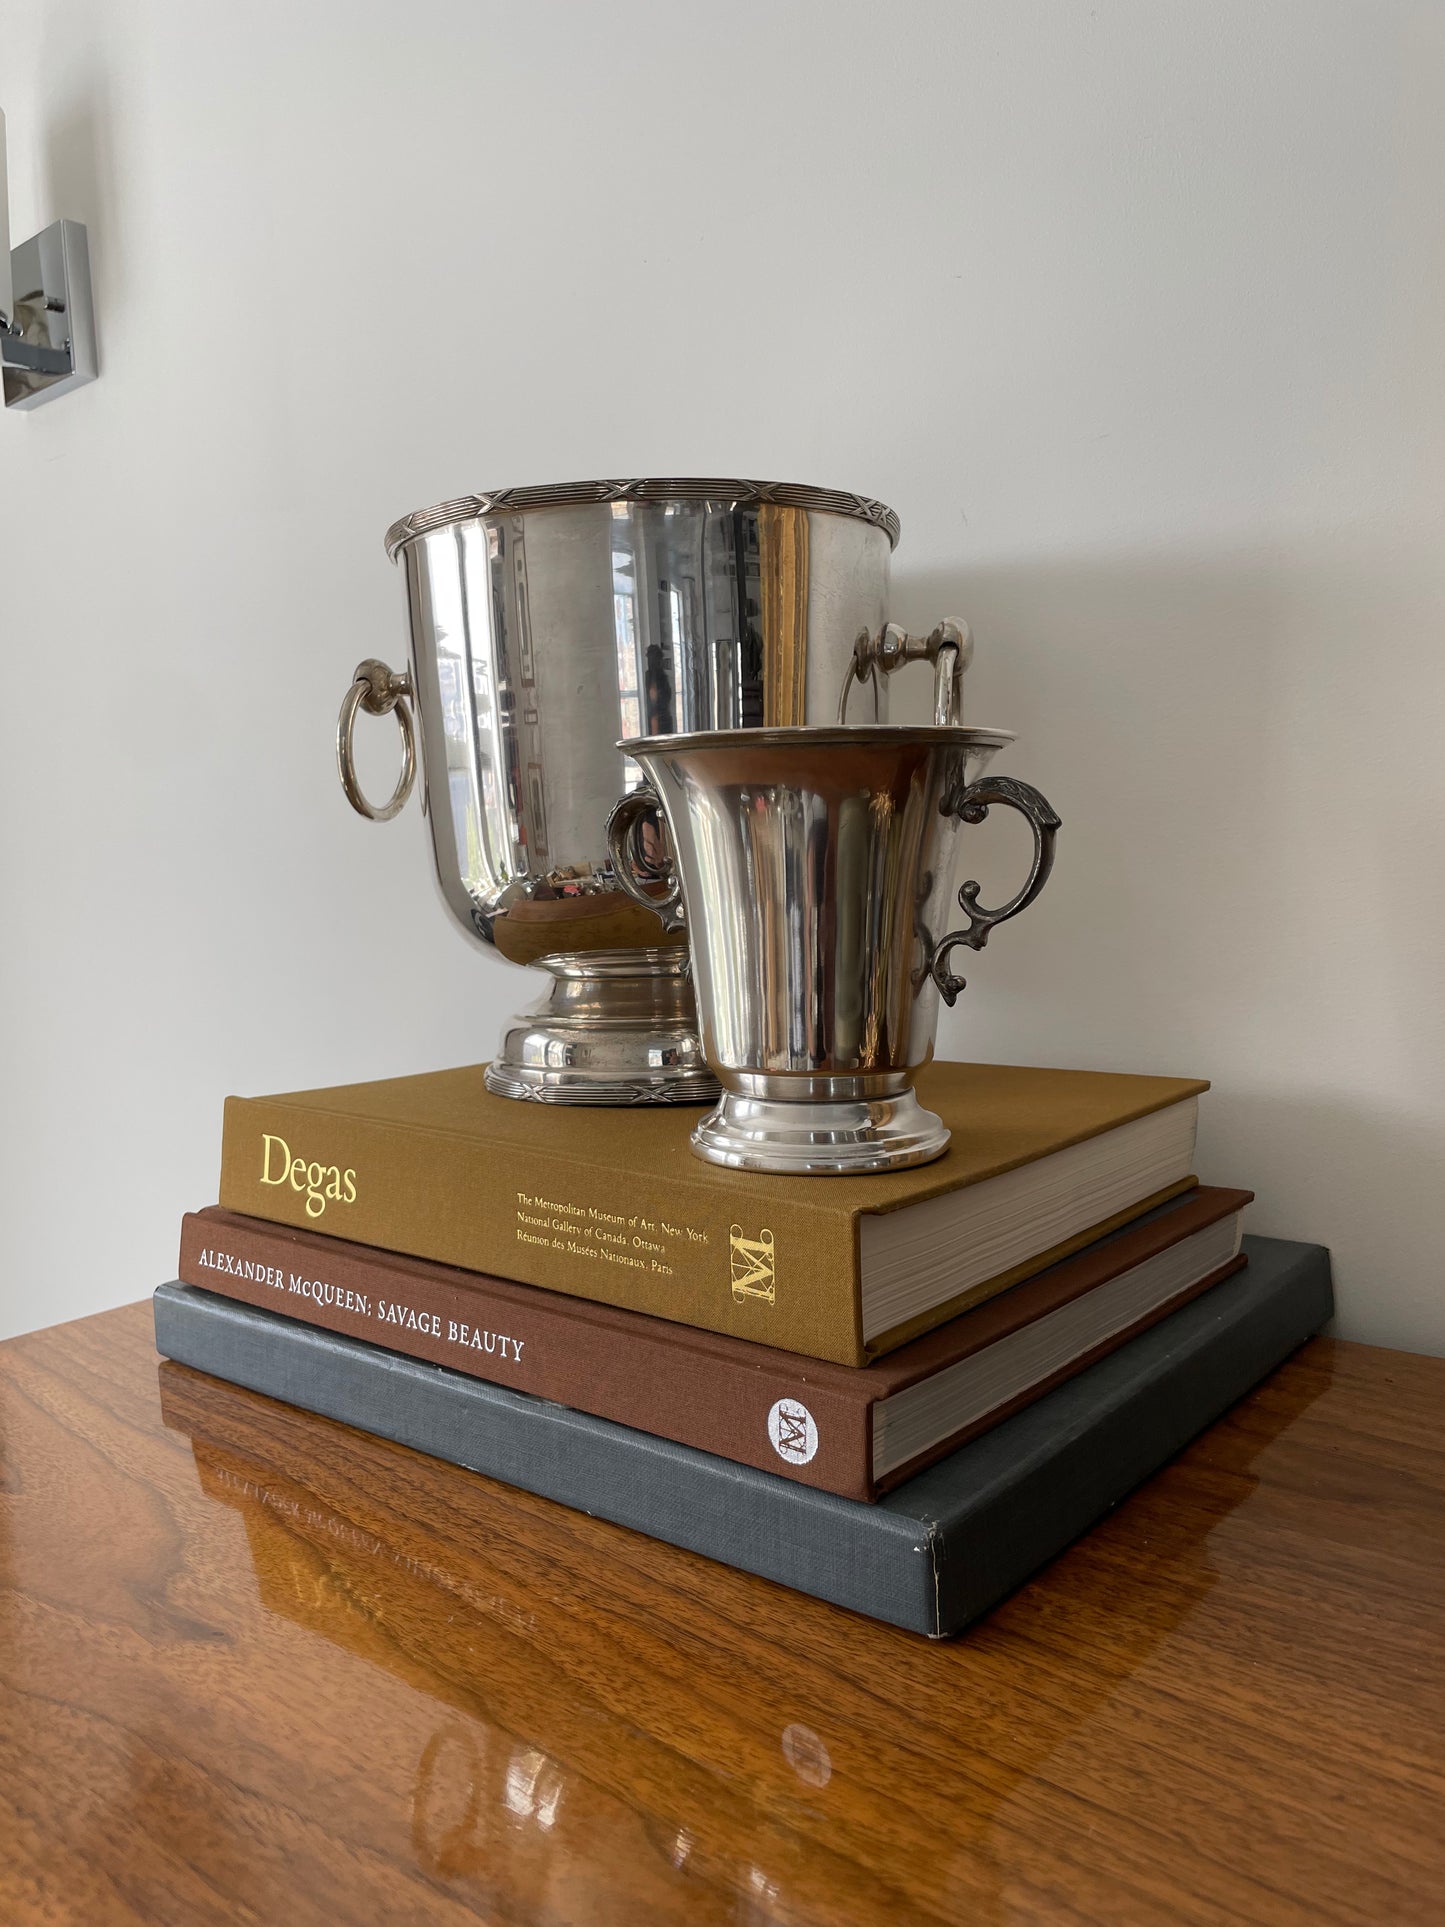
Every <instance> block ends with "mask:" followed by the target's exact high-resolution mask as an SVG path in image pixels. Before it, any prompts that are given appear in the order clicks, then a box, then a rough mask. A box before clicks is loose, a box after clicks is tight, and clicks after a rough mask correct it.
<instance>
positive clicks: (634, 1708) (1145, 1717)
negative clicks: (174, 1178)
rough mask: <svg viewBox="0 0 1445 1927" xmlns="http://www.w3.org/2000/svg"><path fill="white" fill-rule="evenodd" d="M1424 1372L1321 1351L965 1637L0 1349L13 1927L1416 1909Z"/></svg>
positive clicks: (1155, 1924)
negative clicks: (893, 1623)
mask: <svg viewBox="0 0 1445 1927" xmlns="http://www.w3.org/2000/svg"><path fill="white" fill-rule="evenodd" d="M1442 1414H1445V1361H1441V1360H1434V1359H1426V1358H1417V1357H1413V1356H1411V1355H1408V1354H1405V1353H1398V1352H1384V1351H1375V1350H1371V1349H1368V1348H1366V1347H1362V1346H1357V1345H1345V1344H1335V1343H1330V1342H1328V1341H1324V1340H1317V1341H1316V1342H1315V1343H1314V1344H1312V1345H1310V1346H1308V1347H1307V1348H1306V1349H1305V1351H1303V1352H1302V1353H1300V1354H1299V1355H1298V1356H1297V1357H1296V1358H1295V1359H1294V1360H1292V1361H1291V1362H1290V1363H1289V1364H1288V1365H1286V1366H1285V1367H1284V1368H1283V1369H1282V1370H1281V1371H1280V1372H1278V1373H1276V1375H1275V1376H1274V1378H1272V1379H1271V1380H1270V1381H1269V1382H1268V1383H1267V1384H1266V1385H1265V1386H1264V1387H1263V1388H1262V1389H1261V1390H1259V1391H1258V1392H1256V1393H1255V1394H1254V1395H1253V1396H1252V1397H1251V1398H1249V1399H1247V1400H1246V1401H1245V1402H1244V1403H1243V1404H1242V1405H1240V1406H1238V1407H1237V1408H1236V1409H1235V1410H1234V1412H1233V1413H1231V1414H1230V1415H1229V1416H1228V1417H1227V1418H1226V1419H1224V1420H1223V1421H1222V1422H1221V1423H1220V1424H1219V1425H1217V1426H1215V1427H1214V1429H1213V1430H1212V1431H1211V1432H1209V1433H1208V1434H1207V1435H1206V1436H1205V1437H1204V1438H1202V1439H1201V1440H1199V1441H1198V1442H1197V1443H1196V1444H1195V1445H1194V1446H1193V1447H1191V1449H1190V1450H1189V1451H1187V1452H1186V1453H1184V1454H1183V1455H1182V1457H1180V1458H1179V1459H1177V1460H1176V1461H1175V1462H1174V1463H1173V1464H1172V1465H1170V1466H1169V1467H1168V1468H1167V1469H1166V1470H1165V1471H1164V1472H1162V1473H1161V1474H1160V1475H1159V1476H1158V1477H1157V1478H1155V1479H1153V1480H1151V1481H1150V1483H1149V1484H1148V1485H1146V1486H1144V1487H1143V1488H1142V1489H1141V1490H1140V1491H1138V1492H1137V1493H1135V1495H1134V1496H1133V1497H1132V1498H1131V1499H1129V1500H1128V1501H1127V1502H1126V1503H1125V1504H1124V1505H1122V1506H1121V1507H1120V1508H1119V1509H1118V1511H1117V1512H1115V1513H1114V1514H1112V1515H1111V1516H1110V1517H1109V1518H1108V1519H1107V1520H1106V1521H1105V1522H1104V1523H1103V1524H1102V1525H1100V1526H1099V1527H1097V1528H1096V1530H1095V1531H1094V1532H1092V1533H1091V1534H1090V1535H1089V1536H1088V1537H1087V1538H1086V1539H1084V1540H1082V1541H1081V1542H1080V1543H1079V1544H1078V1545H1076V1546H1075V1547H1074V1548H1072V1550H1070V1551H1069V1552H1068V1553H1066V1554H1065V1555H1064V1556H1063V1557H1062V1558H1061V1559H1059V1560H1058V1561H1057V1562H1056V1563H1055V1564H1054V1565H1053V1566H1051V1567H1050V1568H1049V1569H1048V1570H1047V1571H1046V1572H1045V1573H1043V1574H1042V1575H1041V1576H1040V1577H1039V1578H1038V1579H1036V1580H1035V1581H1034V1582H1033V1583H1032V1584H1030V1585H1029V1586H1027V1587H1025V1588H1024V1589H1023V1590H1022V1591H1021V1592H1019V1593H1017V1594H1016V1595H1015V1596H1014V1597H1013V1598H1012V1599H1010V1600H1008V1601H1007V1602H1006V1603H1005V1604H1004V1605H1003V1606H1001V1607H1000V1608H999V1609H998V1610H997V1611H996V1612H995V1613H994V1614H993V1615H992V1616H991V1617H990V1618H989V1619H988V1620H986V1621H985V1622H984V1623H983V1624H982V1625H980V1626H978V1627H977V1628H975V1629H974V1630H973V1631H972V1632H971V1633H969V1634H967V1635H965V1636H964V1637H963V1638H962V1639H960V1640H957V1641H954V1642H952V1643H949V1644H944V1645H931V1644H929V1643H928V1642H927V1641H925V1640H922V1639H919V1638H917V1637H915V1636H913V1635H911V1634H908V1633H904V1632H899V1631H896V1630H895V1629H893V1628H891V1627H887V1626H880V1625H875V1624H873V1623H872V1622H870V1621H867V1620H863V1619H859V1618H856V1617H854V1616H853V1615H852V1614H849V1613H846V1612H843V1611H841V1610H839V1609H838V1608H836V1607H832V1606H827V1605H823V1604H822V1603H820V1602H819V1601H816V1600H812V1599H806V1598H802V1597H800V1596H798V1595H795V1594H792V1593H789V1592H786V1591H784V1590H782V1589H781V1588H779V1587H777V1586H773V1585H770V1584H768V1583H767V1582H765V1581H763V1580H759V1579H753V1578H749V1577H747V1576H745V1575H743V1574H738V1573H732V1572H728V1571H726V1570H724V1569H722V1568H721V1567H718V1566H714V1565H711V1564H709V1563H708V1562H707V1561H706V1560H703V1559H700V1558H697V1557H695V1556H694V1555H692V1554H690V1553H686V1552H681V1551H678V1550H676V1549H674V1548H673V1547H670V1546H664V1545H658V1544H655V1543H653V1542H652V1541H650V1540H647V1539H644V1538H641V1537H639V1536H637V1535H636V1534H634V1533H630V1532H626V1531H624V1530H622V1529H621V1528H619V1527H616V1526H611V1525H606V1524H603V1523H601V1522H599V1521H596V1520H592V1519H589V1518H586V1517H585V1516H581V1515H576V1514H573V1513H569V1512H567V1511H565V1510H564V1509H563V1508H561V1507H559V1506H556V1505H553V1504H551V1503H550V1502H548V1501H547V1500H545V1499H538V1498H533V1497H531V1496H529V1495H528V1494H526V1493H521V1492H514V1491H511V1490H509V1489H507V1488H506V1487H503V1486H499V1485H495V1484H493V1483H491V1482H490V1481H488V1480H486V1479H482V1478H478V1477H475V1476H473V1475H471V1474H469V1473H465V1472H458V1471H456V1470H455V1469H453V1468H452V1467H450V1466H444V1465H440V1464H437V1463H435V1462H433V1461H431V1460H428V1459H424V1458H422V1457H420V1456H418V1455H417V1454H415V1453H412V1452H409V1451H406V1450H405V1449H403V1448H402V1447H400V1446H395V1445H389V1444H386V1443H384V1442H382V1441H379V1440H375V1439H370V1438H366V1437H364V1436H362V1435H361V1434H358V1433H355V1432H350V1431H348V1430H346V1429H345V1428H343V1427H341V1426H338V1425H334V1424H331V1423H329V1422H328V1421H326V1420H323V1419H317V1418H313V1417H311V1416H309V1415H307V1414H303V1413H300V1412H295V1411H292V1410H290V1409H289V1408H287V1407H285V1406H281V1405H276V1404H272V1403H270V1402H269V1401H267V1400H265V1399H262V1398H258V1397H256V1396H255V1395H254V1394H252V1393H249V1392H242V1391H237V1390H235V1389H233V1388H231V1387H229V1386H224V1385H221V1384H219V1383H217V1382H216V1381H215V1380H212V1379H207V1378H204V1377H201V1376H199V1375H198V1374H196V1373H193V1372H190V1371H187V1370H185V1369H184V1368H182V1367H180V1366H176V1365H171V1364H162V1363H161V1362H160V1361H159V1360H158V1359H157V1358H156V1356H155V1353H154V1351H153V1349H152V1346H151V1341H150V1324H149V1308H148V1307H145V1306H131V1307H127V1308H126V1309H124V1310H122V1311H116V1312H108V1313H106V1314H104V1315H103V1316H101V1317H98V1318H92V1319H87V1320H84V1321H83V1322H81V1323H79V1324H74V1325H68V1326H60V1327H57V1328H55V1329H53V1330H51V1331H46V1332H38V1333H35V1334H34V1335H32V1336H30V1337H27V1338H21V1339H15V1340H12V1341H11V1342H10V1343H9V1344H7V1345H4V1346H0V1921H3V1922H4V1923H5V1927H38V1924H39V1923H47V1927H49V1924H51V1923H66V1927H69V1924H70V1923H75V1927H112V1923H115V1924H117V1927H119V1924H120V1923H127V1924H128V1923H136V1927H209V1923H213V1922H214V1923H219V1922H226V1923H230V1922H246V1923H251V1922H254V1923H258V1924H259V1927H276V1924H277V1923H284V1927H307V1924H308V1923H311V1922H316V1923H322V1922H324V1923H326V1924H327V1927H352V1923H368V1924H369V1923H373V1922H374V1923H377V1924H378V1927H381V1924H382V1923H384V1927H405V1924H406V1923H411V1922H416V1923H426V1927H433V1923H443V1924H445V1923H453V1922H464V1921H478V1920H482V1921H488V1922H498V1923H503V1922H505V1923H514V1922H515V1923H520V1922H528V1923H531V1922H545V1923H568V1924H569V1927H570V1924H571V1923H588V1924H589V1927H591V1924H592V1923H597V1924H599V1927H600V1924H603V1923H606V1924H608V1927H610V1924H611V1923H619V1927H620V1924H622V1923H626V1927H637V1924H638V1923H646V1922H669V1921H684V1920H685V1921H688V1922H694V1921H695V1922H700V1923H721V1922H728V1923H733V1927H737V1924H738V1923H763V1922H770V1921H780V1922H795V1923H796V1922H808V1923H815V1922H816V1923H845V1922H846V1923H850V1924H851V1923H869V1924H870V1927H871V1923H888V1927H900V1923H901V1924H903V1927H907V1924H909V1923H913V1922H920V1923H930V1922H946V1923H949V1927H955V1924H956V1923H960V1922H967V1923H970V1927H990V1924H991V1923H995V1922H998V1923H1002V1922H1010V1923H1021V1924H1024V1927H1033V1924H1034V1923H1055V1922H1059V1923H1065V1922H1067V1923H1076V1922H1096V1923H1105V1924H1106V1927H1123V1924H1125V1923H1130V1922H1140V1923H1147V1927H1173V1923H1194V1922H1199V1923H1214V1922H1221V1921H1230V1922H1234V1921H1238V1922H1241V1923H1247V1924H1248V1927H1261V1924H1262V1923H1275V1922H1291V1923H1294V1922H1297V1923H1300V1927H1306V1924H1307V1927H1320V1923H1322V1922H1345V1921H1348V1922H1358V1923H1361V1927H1382V1923H1388V1924H1389V1927H1396V1924H1397V1923H1403V1922H1415V1921H1420V1922H1425V1921H1430V1922H1438V1921H1439V1920H1441V1919H1442V1918H1445V1806H1442V1798H1441V1796H1442V1793H1445V1687H1442V1681H1445V1668H1442V1653H1445V1630H1442V1622H1441V1610H1442V1601H1445V1530H1442V1527H1445V1447H1442V1442H1441V1436H1440V1434H1441V1418H1442Z"/></svg>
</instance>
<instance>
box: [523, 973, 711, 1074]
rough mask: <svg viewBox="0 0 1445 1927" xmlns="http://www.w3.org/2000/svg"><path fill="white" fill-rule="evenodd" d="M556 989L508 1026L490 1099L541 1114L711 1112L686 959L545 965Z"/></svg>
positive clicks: (705, 1069) (706, 1072)
mask: <svg viewBox="0 0 1445 1927" xmlns="http://www.w3.org/2000/svg"><path fill="white" fill-rule="evenodd" d="M541 963H542V966H543V968H544V969H547V970H550V971H551V973H552V988H551V990H550V991H549V992H548V994H547V995H546V996H545V997H544V998H543V999H542V1000H541V1002H540V1003H538V1004H537V1005H536V1006H535V1007H534V1008H533V1009H532V1010H529V1011H524V1012H523V1013H522V1014H521V1016H519V1017H514V1018H513V1019H512V1021H511V1022H510V1023H509V1024H508V1025H507V1027H506V1029H505V1030H504V1031H503V1032H502V1040H501V1044H500V1046H499V1048H498V1051H497V1055H496V1056H495V1058H493V1060H492V1062H491V1063H490V1064H488V1066H487V1089H488V1090H489V1091H495V1092H496V1094H497V1095H498V1096H499V1097H521V1098H529V1099H531V1100H532V1101H533V1102H534V1103H540V1104H710V1103H712V1101H713V1099H714V1098H715V1097H716V1096H717V1094H718V1083H717V1079H716V1078H715V1077H714V1076H713V1074H712V1072H711V1071H710V1070H709V1069H708V1067H707V1063H706V1060H705V1059H704V1057H703V1054H702V1043H701V1040H700V1039H699V1037H698V1034H697V1007H696V1005H695V1004H694V1002H693V995H692V982H691V979H690V977H689V976H688V966H687V952H686V951H685V950H608V951H595V952H592V953H583V952H570V953H568V954H566V955H559V956H552V957H543V958H542V959H541Z"/></svg>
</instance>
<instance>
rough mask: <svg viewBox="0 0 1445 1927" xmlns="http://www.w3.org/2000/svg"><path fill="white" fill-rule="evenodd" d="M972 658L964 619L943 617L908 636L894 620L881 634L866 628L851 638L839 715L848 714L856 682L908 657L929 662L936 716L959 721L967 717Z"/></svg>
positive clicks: (888, 669)
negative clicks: (965, 698) (967, 684)
mask: <svg viewBox="0 0 1445 1927" xmlns="http://www.w3.org/2000/svg"><path fill="white" fill-rule="evenodd" d="M972 661H973V637H972V636H971V635H970V634H969V632H968V624H967V623H966V622H940V623H939V625H938V627H937V628H936V629H935V630H933V631H932V633H931V634H930V635H926V636H910V635H909V633H908V631H907V630H906V629H901V628H900V627H899V626H898V624H897V623H896V622H890V623H888V624H886V625H885V627H884V630H883V633H882V634H881V635H878V636H870V635H869V633H868V631H867V630H866V629H865V630H864V631H863V633H862V635H860V636H859V638H858V640H857V641H856V642H855V643H854V644H853V660H852V662H850V663H849V665H848V671H847V674H846V675H845V676H844V678H843V689H842V693H841V695H840V696H839V697H838V721H839V722H840V723H846V722H847V720H848V695H849V691H850V690H851V689H852V687H853V685H854V683H855V682H872V681H873V680H874V678H875V677H876V676H877V674H878V672H879V670H880V669H881V670H882V671H883V673H884V675H885V676H886V675H890V674H891V673H892V671H893V670H895V669H898V668H901V666H902V665H903V664H904V663H905V662H931V663H932V664H933V720H934V722H935V723H939V724H947V725H957V724H958V723H960V722H961V721H962V720H963V672H964V670H965V669H967V667H968V665H969V664H970V663H971V662H972Z"/></svg>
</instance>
